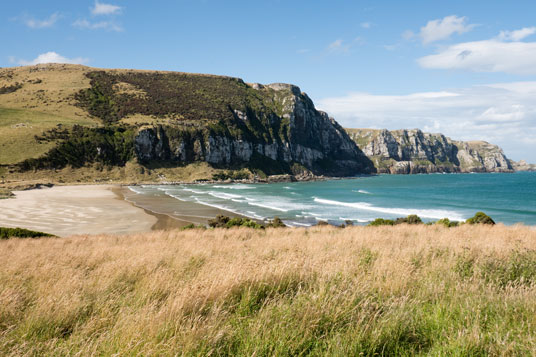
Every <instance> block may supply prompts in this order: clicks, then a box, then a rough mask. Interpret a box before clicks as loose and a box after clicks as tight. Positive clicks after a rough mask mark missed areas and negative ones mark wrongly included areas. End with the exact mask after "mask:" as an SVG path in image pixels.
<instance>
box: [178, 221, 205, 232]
mask: <svg viewBox="0 0 536 357" xmlns="http://www.w3.org/2000/svg"><path fill="white" fill-rule="evenodd" d="M205 228H206V227H205V226H203V225H200V224H194V223H190V224H187V225H185V226H184V227H181V231H185V230H187V229H205Z"/></svg>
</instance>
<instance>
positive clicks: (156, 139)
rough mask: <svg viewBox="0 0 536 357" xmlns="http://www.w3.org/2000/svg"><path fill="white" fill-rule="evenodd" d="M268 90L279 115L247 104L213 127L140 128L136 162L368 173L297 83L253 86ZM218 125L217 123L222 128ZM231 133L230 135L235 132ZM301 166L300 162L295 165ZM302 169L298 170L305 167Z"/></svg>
mask: <svg viewBox="0 0 536 357" xmlns="http://www.w3.org/2000/svg"><path fill="white" fill-rule="evenodd" d="M252 88H254V89H255V90H257V91H259V92H260V93H261V94H262V95H263V96H266V95H267V94H270V95H272V96H273V98H272V101H273V104H274V105H275V106H277V107H278V108H280V113H281V115H280V116H279V115H277V114H276V113H269V115H268V118H267V120H259V118H262V117H265V116H266V112H263V111H262V109H261V110H258V109H257V110H256V109H254V108H251V107H247V108H245V110H243V111H241V110H238V109H234V110H233V118H232V119H231V120H227V121H226V122H225V123H220V124H223V125H224V126H225V127H224V128H223V127H220V128H219V129H222V130H218V128H214V126H211V125H208V126H206V127H204V128H203V127H201V128H195V129H192V128H186V127H182V128H181V127H177V126H170V125H156V126H151V127H144V128H141V129H140V130H139V132H138V134H137V135H136V137H135V153H136V156H137V158H138V160H139V161H140V162H154V161H174V162H185V163H188V162H195V161H206V162H208V163H210V164H213V165H215V166H217V167H233V166H236V165H243V164H246V165H248V164H251V165H253V166H254V167H256V168H260V169H263V171H268V172H269V173H276V172H280V171H281V170H278V168H283V169H282V171H286V170H285V169H284V168H285V167H288V168H290V169H292V170H298V171H299V170H300V168H299V166H300V165H301V166H302V167H303V168H305V169H307V170H310V171H312V172H313V173H315V174H326V175H335V176H344V175H355V174H358V173H368V172H372V170H373V166H372V164H371V162H370V161H369V160H368V159H367V158H366V156H365V155H364V154H363V153H362V152H361V151H360V150H359V148H358V147H357V146H356V144H355V143H354V142H353V141H352V140H351V139H350V138H349V136H348V134H347V133H346V131H345V130H344V129H343V128H342V127H341V126H340V125H339V124H338V123H337V122H336V121H335V120H333V119H332V118H329V117H328V115H327V114H326V113H324V112H321V111H317V110H316V109H315V107H314V104H313V102H312V101H311V100H310V99H309V97H308V96H307V95H306V94H305V93H302V92H301V91H300V89H299V88H298V87H296V86H292V85H287V84H272V85H267V86H262V85H259V84H255V85H252ZM223 125H220V126H223ZM233 132H234V134H233ZM293 164H299V166H295V165H294V166H293ZM303 168H302V169H303Z"/></svg>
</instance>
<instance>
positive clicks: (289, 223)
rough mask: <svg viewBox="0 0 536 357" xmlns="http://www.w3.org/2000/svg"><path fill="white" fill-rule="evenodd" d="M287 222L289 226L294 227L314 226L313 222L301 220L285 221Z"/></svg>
mask: <svg viewBox="0 0 536 357" xmlns="http://www.w3.org/2000/svg"><path fill="white" fill-rule="evenodd" d="M285 224H287V225H289V226H293V227H296V226H299V227H311V226H312V224H310V223H301V222H295V221H289V222H285Z"/></svg>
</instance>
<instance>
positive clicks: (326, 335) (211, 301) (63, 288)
mask: <svg viewBox="0 0 536 357" xmlns="http://www.w3.org/2000/svg"><path fill="white" fill-rule="evenodd" d="M514 241H515V242H516V244H515V245H512V242H514ZM534 251H536V231H534V230H533V229H531V228H527V227H501V226H499V227H493V228H492V227H490V226H486V225H464V226H462V227H459V228H458V229H457V230H456V231H455V234H453V231H452V230H446V229H436V227H429V226H425V225H412V226H410V225H397V226H394V227H391V228H390V229H376V228H371V227H369V228H365V227H352V228H348V229H345V230H341V229H338V228H336V227H324V228H323V229H307V230H306V229H284V230H275V229H270V230H224V229H207V230H188V231H173V232H150V233H146V234H136V235H131V236H105V235H103V236H95V237H91V238H90V239H87V238H84V237H78V238H76V237H75V238H65V239H54V240H48V239H44V240H40V241H38V242H36V241H32V242H29V241H28V240H22V239H21V240H12V241H0V287H1V288H0V355H7V356H20V355H35V356H40V355H49V356H57V355H81V356H86V355H212V356H223V355H241V356H252V355H256V356H266V355H285V356H288V355H347V356H358V355H365V356H374V355H385V356H395V355H405V356H412V355H432V356H453V355H454V356H467V355H478V356H485V355H535V353H536V342H535V339H534V331H536V320H535V318H534V306H536V269H535V267H536V255H535V254H534Z"/></svg>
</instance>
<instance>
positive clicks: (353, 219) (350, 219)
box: [339, 217, 371, 223]
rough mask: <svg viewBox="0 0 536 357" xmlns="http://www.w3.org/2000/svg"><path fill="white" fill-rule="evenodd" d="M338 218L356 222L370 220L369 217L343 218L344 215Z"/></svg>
mask: <svg viewBox="0 0 536 357" xmlns="http://www.w3.org/2000/svg"><path fill="white" fill-rule="evenodd" d="M339 220H341V221H355V222H358V223H367V222H370V221H371V220H370V219H362V218H345V217H339Z"/></svg>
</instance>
